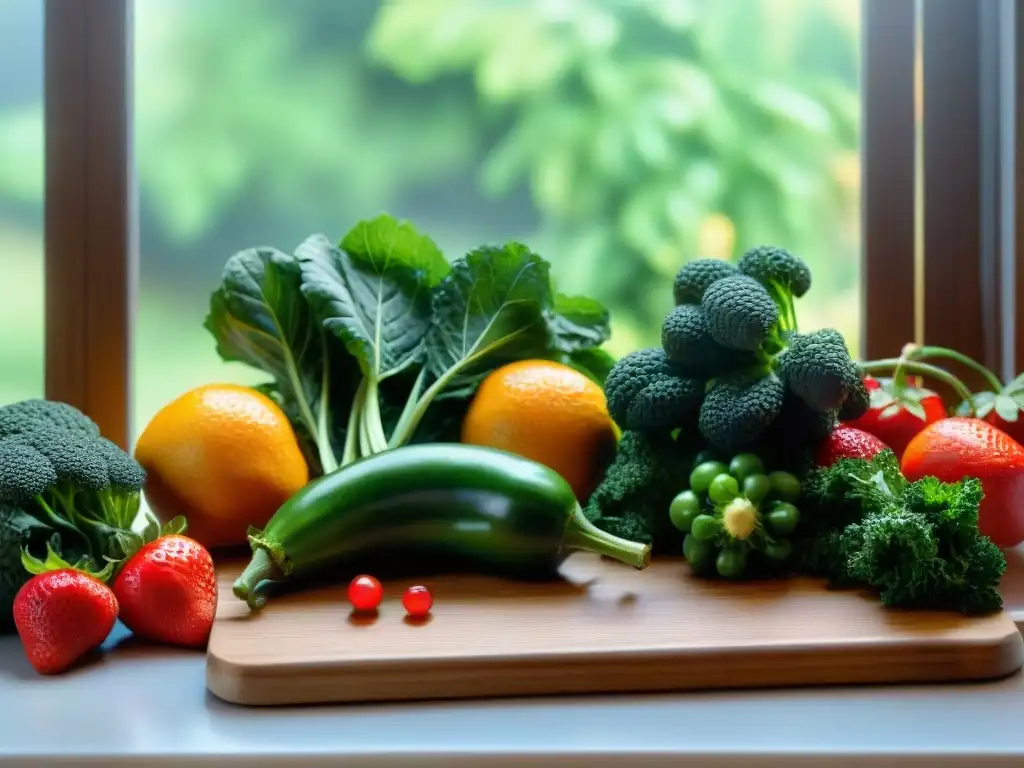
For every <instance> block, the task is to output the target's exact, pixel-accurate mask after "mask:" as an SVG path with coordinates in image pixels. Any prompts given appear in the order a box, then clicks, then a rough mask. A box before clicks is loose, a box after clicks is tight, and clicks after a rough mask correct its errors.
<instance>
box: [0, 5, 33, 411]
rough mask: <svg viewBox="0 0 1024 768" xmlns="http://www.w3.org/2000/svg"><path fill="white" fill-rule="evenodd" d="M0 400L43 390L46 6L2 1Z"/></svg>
mask: <svg viewBox="0 0 1024 768" xmlns="http://www.w3.org/2000/svg"><path fill="white" fill-rule="evenodd" d="M0 29H2V30H4V33H5V34H4V36H3V40H4V43H3V45H0V329H3V330H0V403H6V402H10V401H14V400H20V399H22V398H27V397H41V396H42V394H43V341H44V336H43V4H42V2H39V1H38V0H36V1H35V2H24V3H0Z"/></svg>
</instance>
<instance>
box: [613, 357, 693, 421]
mask: <svg viewBox="0 0 1024 768" xmlns="http://www.w3.org/2000/svg"><path fill="white" fill-rule="evenodd" d="M604 389H605V395H606V397H607V400H608V412H609V414H610V415H611V417H612V419H614V420H615V422H616V423H617V424H618V425H619V426H620V427H622V428H623V429H626V430H634V429H638V430H662V431H668V430H671V429H673V428H675V427H679V426H682V424H683V423H685V422H686V420H687V417H688V416H689V415H690V414H692V413H696V411H697V408H698V407H699V406H700V401H701V397H702V395H703V383H702V382H700V381H697V380H694V379H689V378H685V377H683V376H680V375H678V373H677V372H676V370H675V368H674V366H673V365H672V363H671V362H670V361H669V360H668V358H667V357H666V355H665V350H663V349H662V348H661V347H652V348H650V349H641V350H639V351H637V352H633V353H631V354H628V355H626V356H625V357H623V358H621V359H620V360H619V361H618V362H616V363H615V365H614V366H613V367H612V370H611V371H610V372H609V374H608V378H607V379H605V382H604Z"/></svg>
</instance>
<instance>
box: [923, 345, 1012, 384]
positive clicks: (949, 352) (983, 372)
mask: <svg viewBox="0 0 1024 768" xmlns="http://www.w3.org/2000/svg"><path fill="white" fill-rule="evenodd" d="M905 356H906V358H907V359H908V360H925V359H927V358H946V359H948V360H955V361H956V362H958V363H960V364H961V365H964V366H966V367H967V368H970V369H971V370H972V371H974V372H975V373H977V374H979V375H980V376H981V377H982V378H984V379H985V381H986V383H987V384H988V385H989V387H991V389H992V391H993V392H995V393H996V394H999V393H1000V392H1002V391H1003V382H1002V381H1000V380H999V377H998V376H996V375H995V374H994V373H993V372H992V371H990V370H989V369H988V368H986V367H985V366H984V365H982V364H981V363H979V362H978V361H977V360H972V359H971V358H969V357H968V356H967V355H965V354H963V353H962V352H957V351H956V350H955V349H949V348H947V347H931V346H927V345H926V346H921V347H912V348H911V349H910V350H908V351H907V353H906V355H905Z"/></svg>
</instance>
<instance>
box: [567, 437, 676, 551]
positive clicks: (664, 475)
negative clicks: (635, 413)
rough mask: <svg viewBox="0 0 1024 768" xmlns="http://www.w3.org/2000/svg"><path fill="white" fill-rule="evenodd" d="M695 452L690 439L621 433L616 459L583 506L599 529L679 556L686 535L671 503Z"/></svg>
mask: <svg viewBox="0 0 1024 768" xmlns="http://www.w3.org/2000/svg"><path fill="white" fill-rule="evenodd" d="M694 455H696V448H695V447H694V446H693V445H691V444H690V442H688V441H687V438H686V437H685V436H681V439H678V440H677V439H673V437H672V436H671V435H670V434H667V433H651V432H632V431H627V432H623V433H622V438H621V440H619V446H618V451H617V453H616V454H615V459H614V461H613V462H612V464H611V465H610V466H609V467H608V469H607V471H606V472H605V476H604V479H603V480H602V482H601V484H600V485H599V486H598V487H597V489H596V490H595V491H594V493H593V494H591V496H590V499H589V500H588V501H587V504H586V506H585V507H584V510H583V513H584V515H585V516H586V517H587V519H588V520H590V521H591V522H592V523H594V525H596V526H597V527H598V528H601V529H602V530H605V531H607V532H608V533H611V534H613V535H615V536H619V537H621V538H624V539H629V540H630V541H639V542H642V543H644V544H652V543H653V545H654V551H655V552H671V553H672V554H678V553H679V548H680V547H681V546H682V534H680V533H679V532H678V531H676V530H675V528H674V527H673V526H672V525H671V521H670V520H669V517H668V507H669V504H670V503H671V501H672V499H673V498H674V497H675V496H676V494H677V493H679V491H680V490H682V488H683V487H684V486H685V484H686V477H687V474H688V472H689V470H690V464H691V463H692V461H693V456H694Z"/></svg>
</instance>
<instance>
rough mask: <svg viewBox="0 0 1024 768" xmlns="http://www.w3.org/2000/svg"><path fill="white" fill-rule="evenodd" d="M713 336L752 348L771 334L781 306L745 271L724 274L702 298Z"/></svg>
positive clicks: (732, 346)
mask: <svg viewBox="0 0 1024 768" xmlns="http://www.w3.org/2000/svg"><path fill="white" fill-rule="evenodd" d="M700 305H701V309H703V310H704V315H705V317H707V322H708V329H709V331H710V332H711V338H713V339H714V340H715V341H716V342H718V343H719V344H721V345H722V346H725V347H729V348H730V349H738V350H743V351H746V352H753V351H754V350H757V349H760V348H761V347H762V345H763V344H764V342H765V340H766V339H768V338H769V336H770V335H771V334H772V331H773V329H774V328H775V324H776V322H778V319H779V307H778V305H777V304H776V303H775V302H774V301H773V300H772V297H771V295H770V294H769V293H768V291H767V290H766V289H765V287H764V286H763V285H761V284H760V283H759V282H757V281H756V280H754V279H753V278H752V277H747V276H746V275H736V276H735V277H723V278H722V279H721V280H718V281H716V282H714V283H712V284H711V285H710V286H708V289H707V290H706V291H705V292H704V298H703V299H701V303H700Z"/></svg>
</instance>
